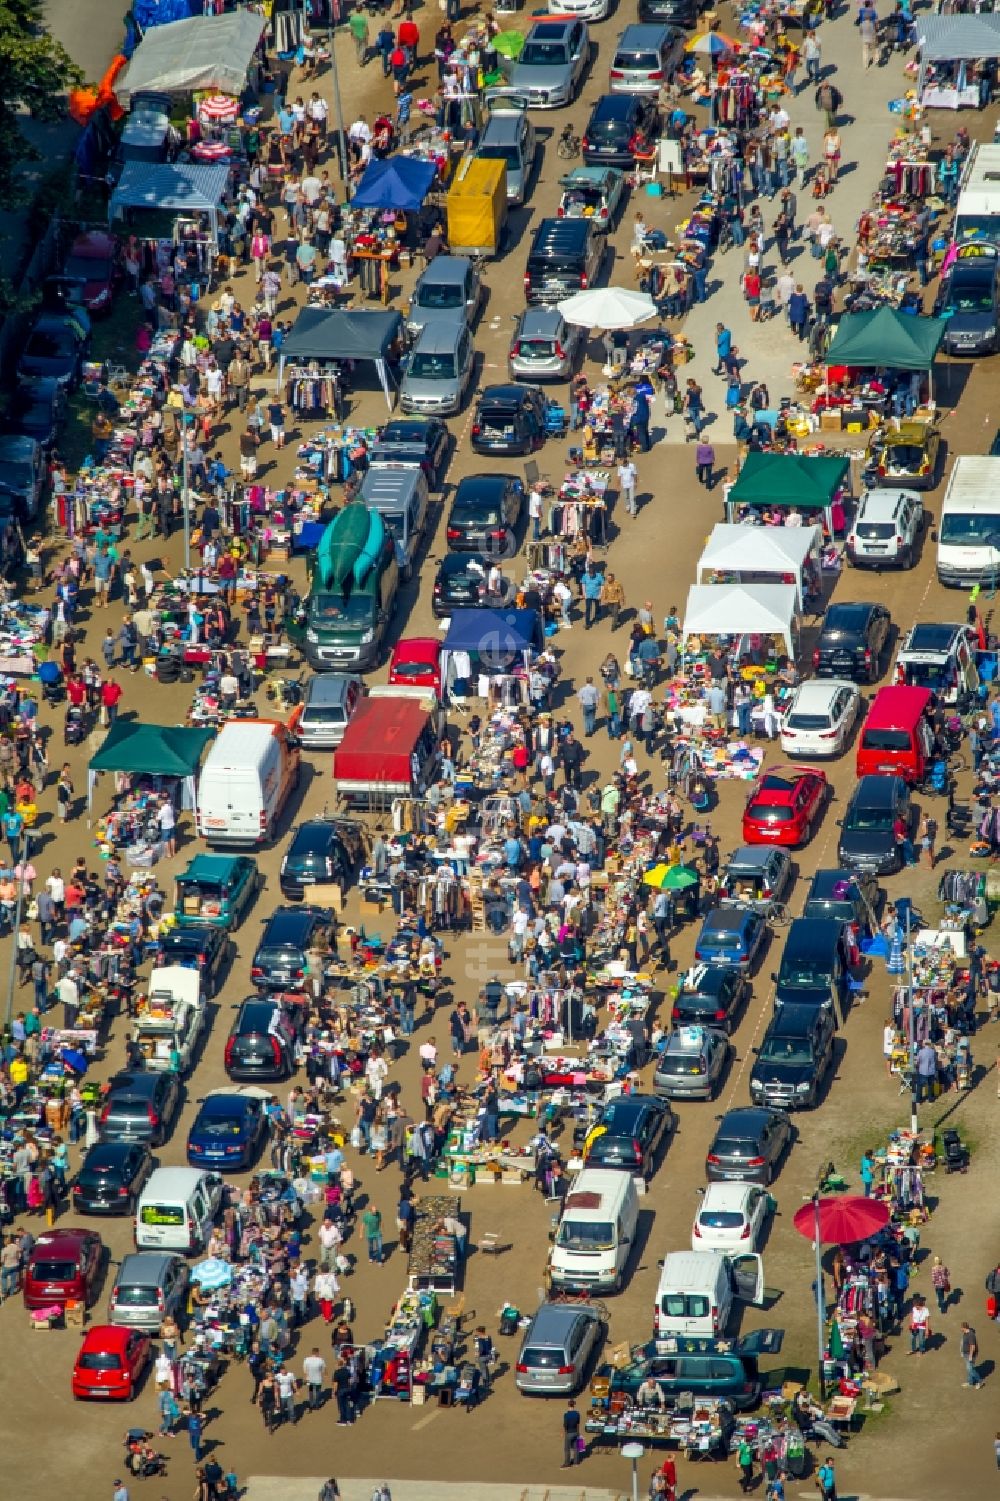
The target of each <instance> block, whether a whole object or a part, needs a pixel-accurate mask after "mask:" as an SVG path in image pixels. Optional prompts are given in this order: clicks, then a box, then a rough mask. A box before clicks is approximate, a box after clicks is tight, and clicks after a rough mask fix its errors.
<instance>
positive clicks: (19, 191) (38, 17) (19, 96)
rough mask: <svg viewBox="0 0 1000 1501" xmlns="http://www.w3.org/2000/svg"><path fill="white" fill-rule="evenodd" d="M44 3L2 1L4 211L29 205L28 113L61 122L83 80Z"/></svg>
mask: <svg viewBox="0 0 1000 1501" xmlns="http://www.w3.org/2000/svg"><path fill="white" fill-rule="evenodd" d="M42 15H43V12H42V6H41V4H40V3H38V0H0V207H3V208H10V207H12V206H13V205H15V204H17V203H19V202H21V201H23V198H24V193H25V188H24V183H23V178H22V176H21V174H20V172H19V170H18V169H19V168H20V167H21V166H22V165H23V164H24V163H25V162H28V161H32V160H35V159H36V158H37V156H38V153H37V151H35V149H34V148H33V146H32V145H31V143H30V142H29V141H28V140H26V138H25V136H24V134H23V132H22V130H21V128H20V124H19V120H18V116H19V114H21V113H22V112H26V113H28V114H30V115H34V116H35V118H36V119H39V120H53V119H57V118H58V117H59V115H60V114H62V112H63V110H64V108H65V94H66V90H67V89H69V88H71V87H73V86H74V85H76V84H78V83H80V82H81V81H82V76H83V75H82V74H81V72H80V69H79V68H78V67H77V66H76V64H75V63H74V62H73V61H72V59H71V58H70V56H69V54H68V53H67V52H66V49H65V48H64V47H63V46H62V45H61V43H59V42H57V41H56V40H55V38H54V37H52V36H51V35H50V33H49V31H48V30H47V29H46V27H45V25H44V22H43V19H42Z"/></svg>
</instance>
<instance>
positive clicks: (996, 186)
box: [952, 141, 1000, 244]
mask: <svg viewBox="0 0 1000 1501" xmlns="http://www.w3.org/2000/svg"><path fill="white" fill-rule="evenodd" d="M952 236H953V238H954V239H955V240H957V241H958V243H959V244H961V243H962V242H963V241H964V240H987V241H993V242H994V243H995V242H997V241H1000V145H997V143H996V142H995V141H983V142H980V143H979V144H978V145H976V146H973V148H972V151H971V152H970V153H969V159H968V162H967V163H966V167H965V170H964V172H963V173H962V180H961V182H960V183H959V188H958V203H957V204H956V205H955V225H954V228H953V230H952Z"/></svg>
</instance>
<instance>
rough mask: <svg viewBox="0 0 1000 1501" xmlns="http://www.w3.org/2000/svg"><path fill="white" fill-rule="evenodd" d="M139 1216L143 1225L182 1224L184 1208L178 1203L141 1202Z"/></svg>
mask: <svg viewBox="0 0 1000 1501" xmlns="http://www.w3.org/2000/svg"><path fill="white" fill-rule="evenodd" d="M139 1218H140V1220H141V1221H142V1223H143V1224H144V1225H183V1223H184V1210H183V1207H182V1206H181V1205H180V1204H143V1206H142V1208H141V1210H140V1211H139Z"/></svg>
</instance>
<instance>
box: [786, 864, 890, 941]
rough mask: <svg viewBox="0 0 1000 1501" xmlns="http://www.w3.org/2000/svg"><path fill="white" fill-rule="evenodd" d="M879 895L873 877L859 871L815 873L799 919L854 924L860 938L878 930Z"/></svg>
mask: <svg viewBox="0 0 1000 1501" xmlns="http://www.w3.org/2000/svg"><path fill="white" fill-rule="evenodd" d="M880 897H881V893H880V891H879V885H878V882H877V881H876V879H875V877H874V876H872V875H867V874H865V873H864V872H863V871H860V870H818V871H817V872H816V874H815V875H814V876H813V878H812V884H811V885H810V887H809V891H808V893H807V894H806V904H805V906H804V907H803V908H802V916H803V917H826V918H833V920H834V921H835V922H849V923H854V924H855V925H856V926H857V928H858V931H859V932H860V933H861V934H862V935H869V934H873V933H874V932H875V931H876V929H877V928H878V909H879V903H880Z"/></svg>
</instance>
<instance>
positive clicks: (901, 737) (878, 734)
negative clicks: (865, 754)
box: [861, 729, 910, 751]
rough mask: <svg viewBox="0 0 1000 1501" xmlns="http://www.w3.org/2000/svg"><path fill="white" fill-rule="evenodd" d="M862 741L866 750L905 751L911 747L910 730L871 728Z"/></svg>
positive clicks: (866, 731)
mask: <svg viewBox="0 0 1000 1501" xmlns="http://www.w3.org/2000/svg"><path fill="white" fill-rule="evenodd" d="M861 743H862V745H863V746H864V748H865V750H873V751H905V750H909V748H910V734H909V731H908V730H876V729H869V730H865V733H864V737H863V739H862V742H861Z"/></svg>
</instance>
